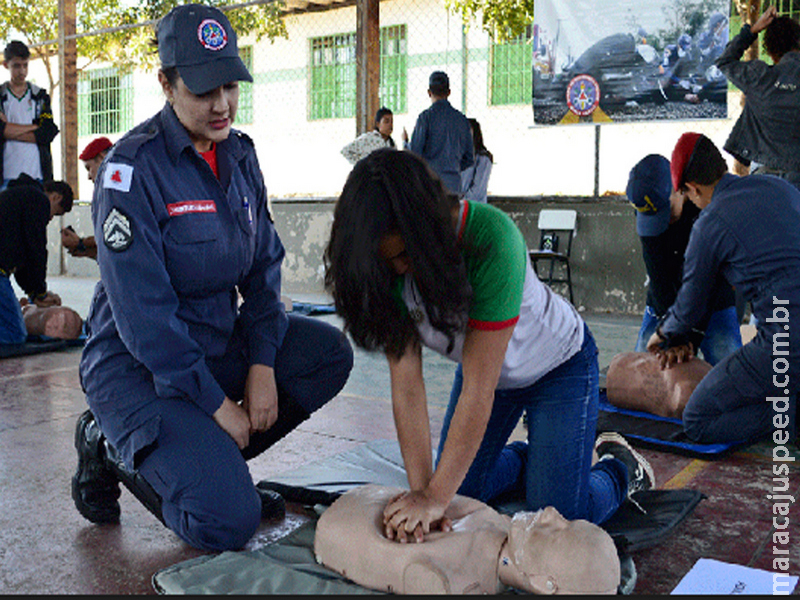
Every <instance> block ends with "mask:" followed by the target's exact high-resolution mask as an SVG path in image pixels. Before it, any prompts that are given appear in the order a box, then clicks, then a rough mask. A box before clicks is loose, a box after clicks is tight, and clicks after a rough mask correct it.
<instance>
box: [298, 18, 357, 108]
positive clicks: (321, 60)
mask: <svg viewBox="0 0 800 600" xmlns="http://www.w3.org/2000/svg"><path fill="white" fill-rule="evenodd" d="M310 52H311V81H310V86H311V87H310V89H309V114H308V118H309V119H310V120H318V119H337V118H345V117H352V116H354V115H355V114H356V92H355V89H356V36H355V34H354V33H349V34H341V35H332V36H326V37H321V38H313V39H311V40H310Z"/></svg>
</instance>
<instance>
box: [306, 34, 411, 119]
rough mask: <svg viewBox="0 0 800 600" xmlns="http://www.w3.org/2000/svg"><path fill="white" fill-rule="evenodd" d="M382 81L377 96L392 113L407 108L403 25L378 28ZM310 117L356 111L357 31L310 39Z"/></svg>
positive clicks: (346, 115) (349, 114)
mask: <svg viewBox="0 0 800 600" xmlns="http://www.w3.org/2000/svg"><path fill="white" fill-rule="evenodd" d="M380 44H381V80H380V83H379V91H378V94H379V97H380V102H381V104H382V105H385V106H387V107H389V108H391V110H392V112H405V111H406V80H407V76H406V74H407V71H408V53H407V44H406V26H405V25H394V26H392V27H385V28H383V29H381V41H380ZM309 52H310V57H311V58H310V63H311V69H310V71H311V75H310V81H309V84H310V89H309V111H308V118H309V119H310V120H312V121H313V120H319V119H346V118H352V117H354V116H355V114H356V91H355V90H356V34H355V33H345V34H339V35H332V36H326V37H321V38H312V39H310V40H309Z"/></svg>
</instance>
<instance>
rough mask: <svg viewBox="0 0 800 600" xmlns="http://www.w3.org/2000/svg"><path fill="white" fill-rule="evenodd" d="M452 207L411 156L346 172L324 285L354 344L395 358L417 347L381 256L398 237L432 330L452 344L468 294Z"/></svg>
mask: <svg viewBox="0 0 800 600" xmlns="http://www.w3.org/2000/svg"><path fill="white" fill-rule="evenodd" d="M457 203H458V199H457V198H455V197H453V196H450V195H448V194H447V193H446V192H445V189H444V186H443V185H442V182H441V180H440V179H439V178H438V176H436V175H435V174H434V173H433V171H431V170H430V168H429V167H428V166H427V164H426V163H425V162H424V161H423V159H421V158H419V157H418V156H416V155H414V154H412V153H411V152H404V151H397V150H392V149H390V148H385V149H383V148H382V149H380V150H375V151H374V152H372V153H370V154H369V155H367V156H366V157H365V158H363V159H361V160H360V161H359V162H358V163H357V164H356V166H355V167H354V168H353V170H352V171H351V172H350V175H349V176H348V178H347V181H346V183H345V185H344V189H343V190H342V193H341V195H340V196H339V199H338V200H337V202H336V207H335V209H334V213H333V225H332V227H331V235H330V239H329V241H328V244H327V247H326V248H325V254H324V261H325V288H326V289H327V290H328V291H329V292H330V293H331V294H332V296H333V299H334V302H335V305H336V312H337V313H338V314H339V315H340V316H341V317H342V318H343V319H344V326H345V331H347V332H348V333H349V334H350V335H351V336H352V338H353V341H354V342H355V343H356V344H357V345H358V346H360V347H361V348H364V349H366V350H370V351H373V350H383V351H384V352H386V353H387V354H389V355H391V356H396V357H400V356H401V355H402V354H403V352H404V351H405V349H406V347H407V346H408V345H409V343H411V342H416V343H419V334H418V332H417V329H416V326H415V324H414V322H413V321H412V320H411V317H410V316H409V314H408V311H407V310H406V307H405V306H404V304H403V303H402V300H401V299H400V298H399V296H398V294H397V293H396V292H397V289H398V288H397V285H398V284H399V281H398V275H397V273H396V272H395V271H394V270H393V269H392V268H391V266H390V265H389V264H388V262H387V261H386V260H385V259H384V258H383V257H382V256H381V253H380V242H381V240H382V239H383V238H384V237H385V236H387V235H390V234H399V235H400V237H401V238H402V240H403V242H404V244H405V250H406V252H407V253H408V258H409V261H410V264H411V268H412V270H413V278H414V282H415V283H416V287H417V288H418V290H419V293H420V296H421V299H422V302H423V303H424V305H425V310H426V312H427V313H428V318H429V319H430V322H431V325H433V327H435V328H436V329H437V330H439V331H441V332H442V333H444V334H445V335H446V336H447V337H448V338H449V340H450V342H451V346H452V343H453V341H454V339H455V334H456V333H457V332H458V331H460V330H463V328H464V326H465V324H466V315H467V311H468V309H469V302H470V297H471V288H470V286H469V282H468V280H467V276H466V267H465V264H464V259H463V258H462V256H461V251H460V248H459V244H458V238H457V236H456V228H455V225H454V223H453V218H452V213H451V210H452V208H453V207H454V206H457V205H458V204H457Z"/></svg>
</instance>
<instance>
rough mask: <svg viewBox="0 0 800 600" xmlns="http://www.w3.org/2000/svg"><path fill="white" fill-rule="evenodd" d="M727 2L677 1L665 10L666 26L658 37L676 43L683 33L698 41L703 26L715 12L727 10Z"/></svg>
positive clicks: (712, 0)
mask: <svg viewBox="0 0 800 600" xmlns="http://www.w3.org/2000/svg"><path fill="white" fill-rule="evenodd" d="M727 3H728V2H727V0H725V1H724V2H721V1H720V0H675V1H674V2H672V3H671V4H670V5H669V6H668V7H666V8H664V25H665V27H663V28H662V29H660V30H659V31H658V37H659V38H660V39H662V40H664V41H665V42H666V43H674V41H675V40H677V39H678V37H679V36H680V35H681V34H682V33H688V34H689V35H690V36H692V39H696V38H697V36H698V34H700V33H701V32H702V31H703V26H704V25H705V23H706V20H707V19H708V15H710V14H711V13H712V12H713V11H715V10H723V11H724V10H725V8H726V6H725V5H726V4H727Z"/></svg>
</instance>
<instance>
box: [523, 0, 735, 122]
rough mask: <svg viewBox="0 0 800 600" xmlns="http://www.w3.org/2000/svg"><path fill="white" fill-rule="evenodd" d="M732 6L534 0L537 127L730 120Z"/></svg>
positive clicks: (716, 0)
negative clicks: (727, 57)
mask: <svg viewBox="0 0 800 600" xmlns="http://www.w3.org/2000/svg"><path fill="white" fill-rule="evenodd" d="M729 12H730V1H729V0H614V1H613V2H610V1H609V0H536V14H535V17H534V23H533V40H532V44H533V120H534V123H535V124H537V125H564V124H575V123H603V122H634V121H660V120H675V119H724V118H726V117H727V112H728V105H727V85H728V84H727V80H726V79H725V77H724V76H723V75H722V73H720V71H719V69H717V68H716V66H714V61H715V60H716V59H717V58H718V57H719V55H720V54H721V53H722V51H723V50H724V48H725V45H726V44H727V43H728V34H729V27H728V25H729V17H730V14H729Z"/></svg>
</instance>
